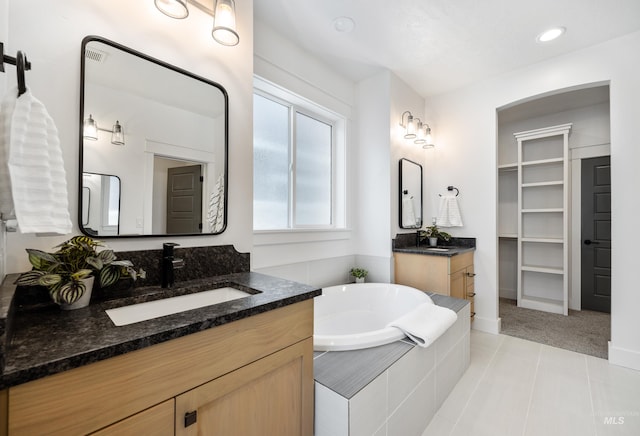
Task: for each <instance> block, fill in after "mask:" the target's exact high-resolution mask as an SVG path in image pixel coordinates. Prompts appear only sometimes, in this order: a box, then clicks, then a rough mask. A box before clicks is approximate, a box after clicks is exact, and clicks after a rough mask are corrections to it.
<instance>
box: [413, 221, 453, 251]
mask: <svg viewBox="0 0 640 436" xmlns="http://www.w3.org/2000/svg"><path fill="white" fill-rule="evenodd" d="M426 238H429V245H431V246H432V247H435V246H436V245H438V239H442V240H443V241H449V240H451V235H450V234H449V233H447V232H443V231H442V230H440V229H439V228H438V226H437V225H435V224H433V225H430V226H429V227H427V228H425V229H424V230H421V231H420V240H424V239H426Z"/></svg>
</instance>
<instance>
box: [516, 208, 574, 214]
mask: <svg viewBox="0 0 640 436" xmlns="http://www.w3.org/2000/svg"><path fill="white" fill-rule="evenodd" d="M521 212H522V213H562V212H564V208H562V207H549V208H542V209H522V210H521Z"/></svg>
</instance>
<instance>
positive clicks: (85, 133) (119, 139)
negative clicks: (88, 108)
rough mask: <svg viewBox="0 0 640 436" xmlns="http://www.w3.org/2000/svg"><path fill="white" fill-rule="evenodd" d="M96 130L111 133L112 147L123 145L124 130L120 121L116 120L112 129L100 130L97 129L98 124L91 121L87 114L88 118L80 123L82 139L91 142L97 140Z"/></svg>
mask: <svg viewBox="0 0 640 436" xmlns="http://www.w3.org/2000/svg"><path fill="white" fill-rule="evenodd" d="M98 130H101V131H103V132H109V133H111V143H112V144H113V145H124V130H123V129H122V124H120V121H117V120H116V123H115V124H114V125H113V129H111V130H108V129H101V128H100V127H98V123H96V120H94V119H93V116H92V115H91V114H89V118H87V119H85V120H84V122H83V123H82V137H83V138H84V139H89V140H91V141H97V140H98Z"/></svg>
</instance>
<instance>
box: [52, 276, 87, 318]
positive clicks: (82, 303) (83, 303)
mask: <svg viewBox="0 0 640 436" xmlns="http://www.w3.org/2000/svg"><path fill="white" fill-rule="evenodd" d="M94 280H95V277H94V276H91V277H87V278H86V279H82V281H83V282H84V285H85V290H84V294H82V297H80V298H79V299H78V300H76V301H74V302H73V303H71V304H67V303H61V304H60V309H62V310H75V309H82V308H83V307H87V306H88V305H89V303H90V302H91V292H92V291H93V281H94Z"/></svg>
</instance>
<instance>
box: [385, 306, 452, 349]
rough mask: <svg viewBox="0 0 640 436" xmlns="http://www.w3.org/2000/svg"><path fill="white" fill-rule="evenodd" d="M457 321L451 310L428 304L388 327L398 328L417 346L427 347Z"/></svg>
mask: <svg viewBox="0 0 640 436" xmlns="http://www.w3.org/2000/svg"><path fill="white" fill-rule="evenodd" d="M457 319H458V315H457V314H456V313H455V312H454V311H453V310H451V309H447V308H446V307H441V306H436V305H435V304H433V303H432V302H429V303H423V304H421V305H420V306H418V307H416V308H415V309H413V310H412V311H411V312H409V313H408V314H406V315H404V316H402V317H400V318H398V319H396V320H395V321H393V322H391V323H389V326H390V327H396V328H399V329H400V330H402V331H403V332H404V334H405V335H407V336H408V337H409V338H410V339H412V340H413V341H414V342H415V343H416V344H418V345H419V346H421V347H428V346H429V345H431V344H432V343H433V342H434V341H435V340H436V339H438V338H439V337H440V336H441V335H442V334H443V333H444V332H446V331H447V329H448V328H449V327H451V326H452V325H453V323H455V322H456V320H457Z"/></svg>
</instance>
